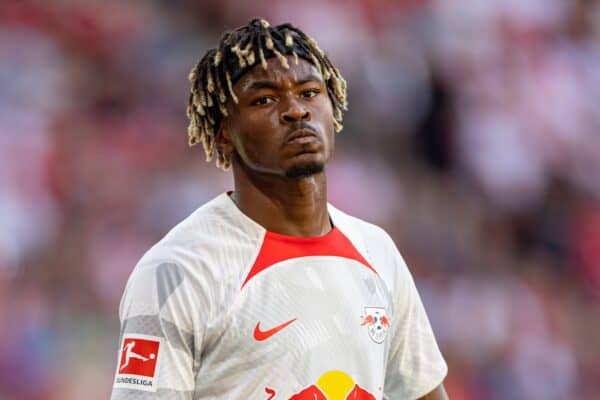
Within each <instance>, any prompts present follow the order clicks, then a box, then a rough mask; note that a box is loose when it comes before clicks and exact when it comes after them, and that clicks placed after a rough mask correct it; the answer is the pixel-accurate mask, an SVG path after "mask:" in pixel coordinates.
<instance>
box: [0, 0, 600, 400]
mask: <svg viewBox="0 0 600 400" xmlns="http://www.w3.org/2000/svg"><path fill="white" fill-rule="evenodd" d="M254 16H262V17H265V18H267V19H269V20H270V21H271V22H272V23H275V24H276V23H282V22H288V21H290V22H292V23H294V24H295V25H297V26H299V27H300V28H302V29H303V30H304V31H306V32H307V33H309V34H310V35H312V36H313V37H315V38H316V39H317V40H318V42H319V44H320V45H321V47H322V48H323V49H324V50H325V51H326V52H328V54H329V55H330V57H331V58H332V60H333V61H334V63H336V64H337V65H339V67H340V69H341V71H342V73H343V74H344V75H345V77H346V79H347V81H348V85H349V103H350V105H349V108H350V111H349V112H348V113H347V114H346V117H345V124H344V125H345V128H344V131H343V132H342V133H341V134H339V136H337V151H336V155H335V157H334V161H333V162H332V164H331V165H330V167H329V168H328V176H329V180H328V183H329V192H330V200H331V202H332V203H333V204H335V205H337V206H338V207H339V208H340V209H342V210H345V211H347V212H349V213H352V214H355V215H357V216H360V217H363V218H365V219H367V220H369V221H372V222H375V223H377V224H380V225H381V226H383V227H384V228H385V229H386V230H388V232H390V233H391V234H392V236H393V237H394V239H395V241H396V243H397V245H398V247H399V248H400V251H401V252H402V254H403V255H404V257H405V259H406V260H407V263H408V264H409V267H410V269H411V271H412V272H413V275H414V276H415V280H416V282H417V286H418V287H419V290H420V292H421V296H422V298H423V301H424V303H425V306H426V308H427V310H428V314H429V317H430V320H431V322H432V324H433V326H434V330H435V332H436V335H437V337H438V341H439V344H440V346H441V349H442V352H443V354H444V355H445V357H446V359H447V361H448V364H449V375H448V377H447V380H446V387H447V390H448V392H449V394H450V396H451V398H452V399H464V400H476V399H490V400H500V399H502V400H505V399H515V400H520V399H523V400H537V399H540V400H541V399H544V400H562V399H564V400H569V399H578V400H579V399H583V400H587V399H590V400H591V399H597V398H598V393H599V392H600V335H599V334H598V333H599V332H600V301H599V300H600V177H599V175H600V134H599V133H598V132H600V112H598V111H597V108H598V106H599V105H600V2H599V1H595V0H569V1H567V0H378V1H375V0H353V1H342V0H339V1H316V0H304V1H302V2H291V1H277V0H264V1H232V0H205V1H200V0H176V1H164V0H162V1H161V0H153V1H143V2H142V1H106V0H89V1H70V0H57V1H51V2H41V1H33V0H27V1H25V0H24V1H14V2H10V1H9V2H2V3H1V4H0V338H1V340H0V400H5V399H10V400H12V399H23V400H37V399H50V400H54V399H92V400H94V399H106V398H108V396H109V393H110V388H111V385H112V379H113V376H114V372H115V369H116V358H117V351H118V348H117V347H118V343H117V340H118V331H119V326H118V305H119V301H120V297H121V294H122V291H123V288H124V285H125V282H126V279H127V277H128V276H129V273H130V272H131V269H132V268H133V266H134V265H135V263H136V262H137V260H138V259H139V258H140V257H141V255H142V254H143V253H144V251H145V250H147V249H148V248H149V247H150V246H151V245H152V244H153V243H154V242H156V241H157V240H158V239H159V238H160V237H162V236H163V235H164V234H165V233H166V232H167V231H168V230H169V229H170V228H171V227H172V226H173V225H174V224H176V223H177V222H178V221H180V220H181V219H183V218H184V217H185V216H187V215H188V214H189V213H190V212H192V211H193V210H194V209H195V208H197V207H198V206H199V205H201V204H202V203H204V202H205V201H207V200H209V199H211V198H212V197H214V196H216V195H217V194H219V193H220V192H222V191H224V190H228V189H231V188H232V180H231V177H230V175H229V174H227V173H224V172H221V171H220V170H218V169H217V168H215V167H214V166H213V165H210V164H207V163H205V162H204V154H203V151H202V149H201V148H200V147H194V148H192V149H189V148H188V147H187V136H186V126H187V120H186V116H185V104H186V102H187V94H188V91H189V82H188V81H187V75H188V72H189V70H190V68H191V66H192V65H193V64H194V63H195V62H197V60H198V59H199V58H200V57H201V56H202V55H203V53H204V52H205V51H206V50H207V48H209V47H212V46H214V45H215V44H216V41H217V39H218V37H219V35H220V33H221V32H222V31H223V30H224V29H226V28H233V27H236V26H239V25H242V24H244V23H246V22H247V20H249V19H250V18H251V17H254Z"/></svg>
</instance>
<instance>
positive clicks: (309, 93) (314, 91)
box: [301, 88, 321, 99]
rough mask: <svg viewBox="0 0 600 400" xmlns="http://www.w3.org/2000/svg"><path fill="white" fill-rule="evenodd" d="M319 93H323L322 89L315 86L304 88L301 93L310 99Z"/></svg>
mask: <svg viewBox="0 0 600 400" xmlns="http://www.w3.org/2000/svg"><path fill="white" fill-rule="evenodd" d="M319 93H321V91H320V90H319V89H314V88H313V89H307V90H303V91H302V93H301V96H302V97H304V98H305V99H310V98H313V97H315V96H316V95H318V94H319Z"/></svg>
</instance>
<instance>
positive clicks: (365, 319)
mask: <svg viewBox="0 0 600 400" xmlns="http://www.w3.org/2000/svg"><path fill="white" fill-rule="evenodd" d="M360 326H366V327H367V331H368V332H369V337H370V338H371V340H373V341H374V342H375V343H383V341H384V340H385V337H386V336H387V331H388V328H389V327H390V318H389V317H388V315H387V313H386V311H385V308H383V307H365V315H363V316H361V323H360Z"/></svg>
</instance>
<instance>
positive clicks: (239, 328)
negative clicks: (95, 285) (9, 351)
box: [112, 19, 447, 400]
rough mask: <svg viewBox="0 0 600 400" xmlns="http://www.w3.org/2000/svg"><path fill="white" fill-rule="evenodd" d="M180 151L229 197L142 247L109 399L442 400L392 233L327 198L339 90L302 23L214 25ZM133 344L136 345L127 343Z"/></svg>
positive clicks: (333, 71) (433, 351)
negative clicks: (195, 157)
mask: <svg viewBox="0 0 600 400" xmlns="http://www.w3.org/2000/svg"><path fill="white" fill-rule="evenodd" d="M190 80H191V81H192V90H191V95H190V99H189V105H188V116H189V118H190V127H189V132H188V133H189V139H190V143H191V144H195V143H198V142H201V143H202V144H203V145H204V149H205V150H206V153H207V158H208V160H210V159H211V158H212V157H213V156H215V155H216V159H217V165H218V166H219V167H222V168H224V169H228V168H230V167H231V168H232V169H233V176H234V181H235V191H233V192H231V193H224V194H222V195H220V196H218V197H217V198H215V199H214V200H212V201H210V202H209V203H207V204H205V205H204V206H202V207H200V208H199V209H198V210H196V211H195V212H194V213H193V214H192V215H190V216H189V217H188V218H186V219H185V220H184V221H183V222H181V223H180V224H179V225H177V226H176V227H175V228H174V229H173V230H172V231H171V232H169V233H168V234H167V235H166V236H165V237H164V238H163V239H162V240H161V241H159V242H158V244H156V245H155V246H154V247H153V248H152V249H150V251H148V252H147V253H146V254H145V255H144V256H143V258H142V259H141V260H140V262H139V263H138V265H137V266H136V268H135V270H134V271H133V273H132V275H131V277H130V279H129V281H128V283H127V286H126V288H125V293H124V296H123V299H122V302H121V307H120V317H121V324H122V325H121V349H122V350H121V355H120V357H119V362H118V364H119V365H126V367H125V368H121V369H120V370H117V373H116V379H115V383H114V388H113V395H112V398H113V399H141V398H144V399H146V398H148V399H294V400H303V399H322V400H325V399H329V400H334V399H382V398H384V399H417V398H421V399H446V398H447V397H446V394H445V391H444V388H443V386H442V381H443V379H444V377H445V375H446V372H447V367H446V364H445V362H444V360H443V358H442V356H441V354H440V352H439V350H438V347H437V344H436V342H435V339H434V336H433V333H432V330H431V327H430V324H429V322H428V320H427V316H426V314H425V310H424V309H423V305H422V303H421V300H420V298H419V295H418V293H417V290H416V288H415V285H414V283H413V280H412V277H411V275H410V273H409V271H408V269H407V267H406V265H405V263H404V261H403V260H402V258H401V256H400V254H399V253H398V251H397V250H396V247H395V245H394V243H393V242H392V240H391V239H390V237H389V236H388V235H387V234H386V233H385V232H384V231H383V230H382V229H380V228H378V227H376V226H374V225H371V224H368V223H366V222H363V221H361V220H359V219H356V218H353V217H351V216H348V215H346V214H344V213H343V212H341V211H339V210H337V209H336V208H334V207H333V206H331V205H329V204H328V203H327V195H326V177H325V172H324V170H325V166H326V164H327V162H328V161H329V159H330V157H331V155H332V153H333V148H334V134H335V131H336V130H337V131H339V130H341V128H342V125H341V123H342V111H343V110H344V109H345V107H346V84H345V81H344V79H343V78H342V76H341V75H340V73H339V71H338V70H337V68H335V67H334V66H333V64H332V63H331V62H330V61H329V59H328V58H327V56H326V55H325V54H324V53H323V52H322V51H321V50H320V49H319V47H318V46H317V44H316V43H315V42H314V41H313V40H312V39H311V38H309V37H308V36H307V35H305V34H304V33H303V32H302V31H300V30H298V29H297V28H295V27H293V26H292V25H290V24H284V25H279V26H276V27H271V26H270V25H269V24H268V22H266V21H264V20H260V19H255V20H252V21H251V22H250V23H249V24H248V25H246V26H243V27H241V28H238V29H236V30H235V31H232V32H226V33H225V34H224V35H223V36H222V38H221V40H220V42H219V45H218V47H217V48H215V49H212V50H210V51H208V53H207V54H206V55H205V56H204V58H202V60H201V61H200V62H199V63H198V65H197V66H195V67H194V69H193V70H192V72H191V74H190ZM134 341H135V349H136V354H137V355H139V356H141V357H144V358H146V360H145V361H144V360H142V359H140V358H129V359H128V362H129V363H128V364H126V360H125V358H126V356H127V349H131V347H132V345H131V344H130V343H131V342H134Z"/></svg>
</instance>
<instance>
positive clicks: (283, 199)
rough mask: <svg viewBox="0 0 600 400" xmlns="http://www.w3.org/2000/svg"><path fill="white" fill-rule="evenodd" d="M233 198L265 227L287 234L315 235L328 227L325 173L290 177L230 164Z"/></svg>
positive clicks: (329, 226) (244, 210)
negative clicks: (231, 166)
mask: <svg viewBox="0 0 600 400" xmlns="http://www.w3.org/2000/svg"><path fill="white" fill-rule="evenodd" d="M233 175H234V181H235V192H234V193H233V195H232V199H233V201H234V202H235V203H236V204H237V206H238V208H239V209H240V210H241V211H242V212H243V213H244V214H246V215H247V216H248V217H249V218H251V219H252V220H254V221H256V222H257V223H258V224H260V225H262V226H263V227H264V228H265V229H267V230H268V231H271V232H275V233H281V234H284V235H289V236H299V237H316V236H322V235H325V234H326V233H327V232H329V231H330V230H331V224H330V221H329V213H328V212H327V179H326V176H325V172H319V173H317V174H314V175H310V176H308V177H303V178H296V179H291V178H287V177H282V176H277V175H264V174H252V173H251V172H248V171H247V170H246V169H245V168H241V167H239V166H236V165H235V164H234V165H233Z"/></svg>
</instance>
